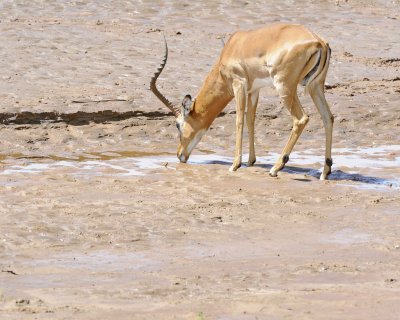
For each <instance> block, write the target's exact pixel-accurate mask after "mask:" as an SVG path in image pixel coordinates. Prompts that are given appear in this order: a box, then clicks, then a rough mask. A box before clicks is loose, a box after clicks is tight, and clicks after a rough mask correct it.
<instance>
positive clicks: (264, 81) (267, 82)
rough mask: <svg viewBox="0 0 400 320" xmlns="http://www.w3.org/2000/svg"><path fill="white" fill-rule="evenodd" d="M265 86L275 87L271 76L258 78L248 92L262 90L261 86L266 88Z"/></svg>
mask: <svg viewBox="0 0 400 320" xmlns="http://www.w3.org/2000/svg"><path fill="white" fill-rule="evenodd" d="M264 87H271V88H274V84H273V82H272V79H271V77H270V76H268V77H266V78H256V79H255V80H254V81H253V84H252V86H251V88H250V89H249V91H248V92H249V93H252V92H254V91H257V90H260V89H261V88H264Z"/></svg>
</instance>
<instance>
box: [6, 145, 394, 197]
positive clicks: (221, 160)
mask: <svg viewBox="0 0 400 320" xmlns="http://www.w3.org/2000/svg"><path fill="white" fill-rule="evenodd" d="M399 151H400V145H388V146H379V147H376V148H354V149H349V148H338V149H334V150H333V152H332V154H333V162H334V167H333V172H332V174H331V175H330V177H329V178H330V180H348V181H355V182H360V183H359V184H356V185H351V184H349V186H354V187H358V188H363V189H377V188H385V187H386V188H387V187H394V188H400V181H399V180H398V179H384V178H379V177H377V176H376V175H378V174H379V171H380V169H388V168H395V169H396V168H399V167H400V156H399V155H398V152H399ZM247 158H248V155H244V156H243V166H246V160H247ZM278 158H279V154H278V153H269V154H268V155H267V156H263V157H257V165H258V166H264V167H265V168H266V169H269V168H271V167H272V165H273V164H274V163H275V162H276V160H277V159H278ZM232 161H233V157H229V156H222V155H217V154H201V155H192V156H191V157H190V158H189V161H188V163H189V164H196V165H206V164H208V165H209V164H219V165H226V166H230V165H231V164H232ZM178 162H179V160H178V159H177V158H176V157H175V156H139V157H117V158H115V159H111V160H87V161H73V160H71V161H66V160H62V161H53V162H49V163H29V164H27V165H11V166H9V167H8V168H6V169H5V170H4V171H3V172H0V175H13V174H17V173H23V174H38V173H41V172H44V171H48V170H59V169H60V168H67V169H72V170H74V174H78V175H94V176H100V175H112V176H143V175H145V174H147V173H148V171H149V170H155V169H159V168H162V167H168V169H170V170H175V167H174V166H168V164H177V163H178ZM323 163H324V152H323V150H316V149H310V150H305V151H300V152H293V153H292V154H291V155H290V162H289V163H288V165H287V166H286V168H285V169H284V171H285V172H288V173H291V174H303V175H309V176H313V177H316V178H318V177H319V175H320V172H321V171H320V170H316V169H315V168H305V167H304V166H307V165H313V167H315V164H320V165H321V166H322V165H323ZM296 166H299V167H296ZM341 167H345V168H352V169H353V170H352V171H351V172H344V171H341V170H339V168H341ZM361 169H362V170H364V171H365V169H367V170H370V171H372V172H373V175H371V176H366V175H363V174H360V173H359V172H360V170H361Z"/></svg>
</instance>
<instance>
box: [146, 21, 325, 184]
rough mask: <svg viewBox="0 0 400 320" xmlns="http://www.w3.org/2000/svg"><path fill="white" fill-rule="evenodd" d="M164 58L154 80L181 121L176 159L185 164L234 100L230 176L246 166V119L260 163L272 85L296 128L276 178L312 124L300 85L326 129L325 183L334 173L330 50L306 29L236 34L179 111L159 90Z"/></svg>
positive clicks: (279, 26) (251, 148)
mask: <svg viewBox="0 0 400 320" xmlns="http://www.w3.org/2000/svg"><path fill="white" fill-rule="evenodd" d="M164 43H165V55H164V59H163V61H162V63H161V65H160V67H159V68H158V70H157V72H156V73H155V74H154V76H153V77H152V79H151V82H150V89H151V90H152V92H153V93H154V94H155V95H156V96H157V97H158V99H160V100H161V102H162V103H163V104H165V105H166V106H167V107H168V109H169V110H170V111H171V112H172V113H173V114H174V116H175V117H176V126H177V128H178V130H179V139H180V144H179V147H178V152H177V156H178V158H179V160H180V161H181V162H186V161H187V160H188V158H189V156H190V154H191V152H192V151H193V149H194V148H195V147H196V145H197V144H198V142H199V141H200V139H201V138H202V136H203V135H204V133H205V132H206V131H207V129H208V128H209V127H210V125H211V124H212V122H213V121H214V119H215V118H216V117H217V116H218V114H219V113H220V112H221V111H222V110H223V109H224V108H225V106H226V105H227V104H228V103H229V102H230V101H231V100H232V99H233V98H235V102H236V145H235V155H234V160H233V164H232V166H231V167H230V171H236V170H237V169H238V168H239V167H240V166H241V163H242V137H243V124H244V116H245V113H246V122H247V126H248V132H249V160H248V165H249V166H252V165H253V164H254V163H255V161H256V155H255V149H254V122H255V114H256V108H257V103H258V96H259V91H260V89H261V88H262V87H265V86H268V85H271V84H272V85H273V86H274V87H275V89H276V90H277V92H278V95H279V97H280V99H281V102H282V103H283V105H284V106H286V108H287V109H288V110H289V112H290V114H291V115H292V118H293V127H292V131H291V134H290V137H289V140H288V142H287V143H286V145H285V147H284V149H283V151H282V153H281V155H280V157H279V159H278V160H277V162H276V163H275V165H274V166H273V167H272V168H271V170H270V175H271V176H277V173H278V171H280V170H282V169H283V168H284V166H285V164H286V163H287V162H288V160H289V155H290V153H291V151H292V149H293V147H294V145H295V143H296V142H297V140H298V138H299V136H300V134H301V133H302V131H303V129H304V127H305V126H306V124H307V122H308V116H307V114H306V113H305V112H304V110H303V108H302V106H301V104H300V101H299V98H298V96H297V85H298V84H302V85H303V86H304V87H305V92H307V93H309V94H310V96H311V98H312V100H313V102H314V104H315V105H316V107H317V109H318V111H319V113H320V114H321V117H322V121H323V124H324V127H325V165H324V169H323V170H322V173H321V176H320V179H321V180H324V179H326V178H327V176H328V175H329V174H330V173H331V166H332V158H331V148H332V129H333V116H332V113H331V111H330V109H329V106H328V103H327V102H326V99H325V95H324V84H325V78H326V74H327V72H328V66H329V59H330V54H331V50H330V48H329V45H328V43H327V42H325V41H324V40H322V39H321V38H320V37H318V36H317V35H316V34H314V33H313V32H311V31H310V30H308V29H307V28H306V27H304V26H302V25H292V24H277V25H273V26H270V27H265V28H262V29H257V30H250V31H239V32H236V33H234V34H233V35H232V36H231V37H230V39H229V41H228V42H227V43H226V45H225V46H224V48H223V50H222V52H221V55H220V57H219V59H218V61H217V62H216V63H215V65H214V66H213V68H212V69H211V71H210V73H209V74H208V76H207V78H206V79H205V81H204V83H203V85H202V87H201V89H200V92H199V93H198V95H197V97H196V98H195V99H192V97H191V96H190V95H186V96H185V97H184V99H183V101H182V103H181V105H180V106H175V105H173V104H172V103H171V102H170V101H169V100H168V99H167V98H166V97H165V96H164V95H163V94H162V93H160V91H159V90H158V89H157V87H156V81H157V78H158V77H159V75H160V74H161V72H162V70H163V69H164V67H165V64H166V63H167V59H168V46H167V42H166V40H165V37H164Z"/></svg>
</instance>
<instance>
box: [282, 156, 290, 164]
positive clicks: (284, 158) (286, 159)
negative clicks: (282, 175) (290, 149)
mask: <svg viewBox="0 0 400 320" xmlns="http://www.w3.org/2000/svg"><path fill="white" fill-rule="evenodd" d="M282 161H283V164H286V163H287V162H288V161H289V156H288V155H287V154H285V155H284V156H283V159H282Z"/></svg>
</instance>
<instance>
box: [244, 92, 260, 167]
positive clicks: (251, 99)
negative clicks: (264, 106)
mask: <svg viewBox="0 0 400 320" xmlns="http://www.w3.org/2000/svg"><path fill="white" fill-rule="evenodd" d="M258 95H259V90H256V91H254V92H253V93H249V94H248V96H247V111H246V121H247V128H248V130H249V162H248V164H247V165H248V166H249V167H251V166H252V165H254V163H255V162H256V152H255V150H254V122H255V119H256V109H257V103H258Z"/></svg>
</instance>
